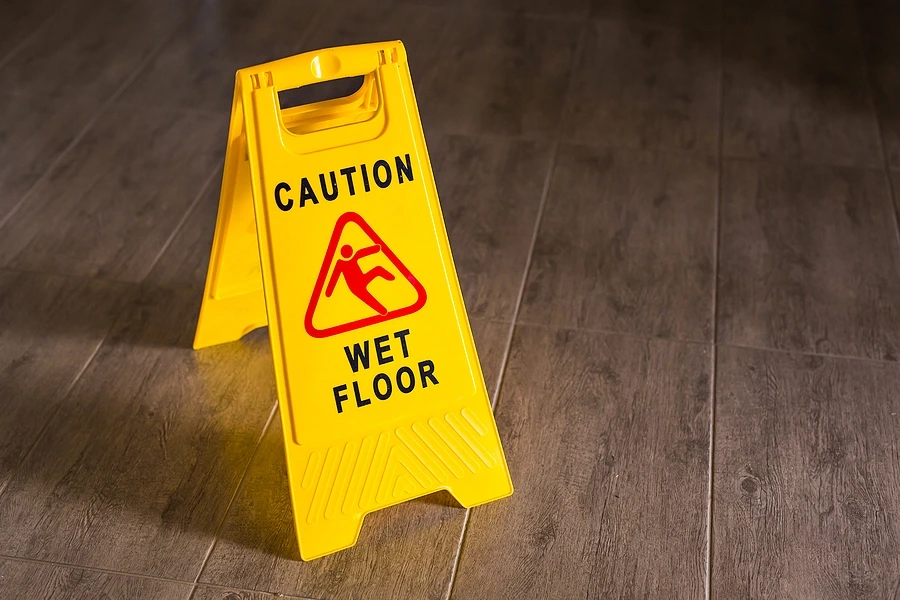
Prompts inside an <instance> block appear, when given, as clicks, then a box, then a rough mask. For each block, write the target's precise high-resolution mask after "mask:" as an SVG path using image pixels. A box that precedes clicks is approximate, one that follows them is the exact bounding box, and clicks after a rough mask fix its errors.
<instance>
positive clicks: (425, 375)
mask: <svg viewBox="0 0 900 600" xmlns="http://www.w3.org/2000/svg"><path fill="white" fill-rule="evenodd" d="M419 379H421V380H422V387H423V388H427V387H428V383H427V382H426V380H428V379H430V380H431V382H432V383H433V384H434V385H437V384H438V380H437V377H435V376H434V363H433V362H431V361H430V360H423V361H419Z"/></svg>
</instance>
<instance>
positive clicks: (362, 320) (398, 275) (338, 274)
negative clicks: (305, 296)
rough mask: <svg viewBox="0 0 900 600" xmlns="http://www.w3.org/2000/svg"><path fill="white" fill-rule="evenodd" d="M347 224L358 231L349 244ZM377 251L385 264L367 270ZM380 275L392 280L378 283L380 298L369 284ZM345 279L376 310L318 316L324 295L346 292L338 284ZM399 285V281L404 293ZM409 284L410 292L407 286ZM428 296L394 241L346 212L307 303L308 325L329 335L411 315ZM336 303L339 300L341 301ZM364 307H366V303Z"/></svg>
mask: <svg viewBox="0 0 900 600" xmlns="http://www.w3.org/2000/svg"><path fill="white" fill-rule="evenodd" d="M348 225H350V226H352V228H353V229H354V230H356V233H355V234H354V237H355V238H356V240H358V241H354V242H353V243H348V242H349V241H350V240H349V239H345V238H343V237H342V236H344V229H345V227H347V226H348ZM360 234H362V235H360ZM363 236H364V237H363ZM366 238H367V239H366ZM375 254H378V255H379V256H380V260H379V262H381V263H382V265H383V266H382V265H378V266H375V267H372V268H371V269H369V270H368V271H366V270H364V266H363V265H361V264H360V261H361V260H362V259H364V258H366V257H369V256H372V255H375ZM378 278H381V279H384V280H385V281H389V282H393V283H391V284H390V286H382V287H378V286H376V287H375V289H374V292H375V293H376V294H378V297H376V296H375V295H374V294H373V293H372V292H370V291H369V288H370V287H371V286H372V282H373V281H375V280H376V279H378ZM341 279H343V280H344V282H345V284H346V287H347V290H348V291H349V292H350V293H351V294H353V296H355V297H356V299H357V300H359V301H360V302H362V303H363V304H365V305H366V306H367V307H368V308H369V309H371V310H372V311H373V312H371V313H368V314H359V311H358V310H356V309H354V308H353V307H347V314H346V318H345V317H343V316H342V315H339V314H338V315H335V313H333V312H332V313H331V316H330V317H325V318H318V319H317V317H316V311H317V308H318V306H319V302H320V301H321V300H323V299H324V298H328V299H329V301H330V302H334V299H336V298H341V297H342V292H341V291H340V290H339V289H338V288H341V286H340V285H339V284H340V282H341ZM397 286H400V287H399V289H400V290H401V291H400V292H399V294H398V292H397V289H398V288H397ZM392 288H393V289H392ZM341 289H342V288H341ZM404 289H405V292H404V291H402V290H404ZM388 290H391V291H388ZM384 294H387V296H385V295H384ZM426 299H427V294H426V293H425V288H424V287H422V284H421V283H419V280H418V279H416V277H415V276H414V275H413V274H412V273H411V272H410V270H409V269H408V268H407V267H406V265H405V264H403V262H402V261H401V260H400V259H399V258H397V255H396V254H394V251H393V250H391V248H390V246H388V244H387V243H385V241H384V240H383V239H381V237H379V236H378V234H377V233H375V231H374V230H373V229H372V227H371V226H370V225H369V224H368V223H366V221H365V219H363V218H362V216H360V215H359V214H357V213H354V212H348V213H344V214H343V215H341V216H340V217H339V218H338V220H337V222H336V223H335V225H334V231H333V232H332V234H331V239H330V240H329V242H328V248H327V250H326V251H325V258H324V260H323V261H322V267H321V268H320V269H319V276H318V277H317V278H316V283H315V286H314V288H313V292H312V296H311V297H310V299H309V305H308V306H307V308H306V317H305V319H304V325H305V326H306V332H307V333H308V334H309V335H310V336H312V337H314V338H323V337H328V336H332V335H337V334H339V333H344V332H347V331H352V330H354V329H359V328H360V327H367V326H369V325H374V324H375V323H383V322H385V321H389V320H391V319H396V318H398V317H403V316H406V315H411V314H413V313H414V312H416V311H417V310H419V309H420V308H422V307H423V306H425V301H426ZM337 305H340V302H338V303H337ZM332 306H334V304H332ZM359 308H360V309H362V307H361V306H360V307H359ZM327 312H328V311H327V310H326V313H327ZM366 312H367V311H366Z"/></svg>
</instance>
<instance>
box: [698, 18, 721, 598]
mask: <svg viewBox="0 0 900 600" xmlns="http://www.w3.org/2000/svg"><path fill="white" fill-rule="evenodd" d="M718 8H719V98H718V104H719V115H718V121H719V132H718V140H717V154H718V156H717V157H716V200H715V204H714V205H713V211H714V213H715V215H714V217H713V223H714V228H715V230H714V233H713V278H712V282H713V285H712V351H711V352H710V361H711V369H710V377H709V414H708V418H709V450H708V457H707V477H706V487H707V490H706V573H705V577H704V581H703V585H704V591H705V593H706V598H707V600H710V599H711V598H712V585H713V581H712V570H713V560H714V557H713V552H714V549H713V522H714V520H715V514H714V500H713V499H714V494H713V487H714V486H715V444H716V379H717V369H718V363H719V347H718V343H717V342H718V339H719V251H720V248H721V241H722V169H723V167H724V162H725V160H724V154H725V152H724V148H725V2H724V1H720V2H719V4H718Z"/></svg>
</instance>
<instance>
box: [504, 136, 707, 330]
mask: <svg viewBox="0 0 900 600" xmlns="http://www.w3.org/2000/svg"><path fill="white" fill-rule="evenodd" d="M715 194H716V172H715V165H714V164H713V163H712V162H711V160H710V159H706V158H700V157H690V156H686V155H668V154H662V153H639V152H632V151H627V150H608V149H599V148H589V147H582V146H568V145H564V146H562V147H561V148H560V152H559V156H558V158H557V162H556V168H555V171H554V173H553V179H552V182H551V189H550V197H549V199H548V201H547V207H546V208H545V211H544V217H543V221H542V223H541V229H540V231H539V233H538V238H537V243H536V245H535V249H534V256H533V258H532V263H531V270H530V271H529V275H528V283H527V285H526V289H525V296H524V299H523V302H522V309H521V313H520V320H521V321H522V322H526V323H541V324H545V325H552V326H559V327H580V328H587V329H602V330H610V331H617V332H627V333H640V334H645V335H652V336H660V337H673V338H679V339H692V340H703V341H706V340H708V339H709V338H710V336H711V335H712V333H711V329H712V295H713V287H712V286H713V281H712V264H713V250H714V244H715V234H714V227H715V223H714V215H715V210H714V208H715Z"/></svg>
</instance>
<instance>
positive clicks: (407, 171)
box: [396, 154, 413, 183]
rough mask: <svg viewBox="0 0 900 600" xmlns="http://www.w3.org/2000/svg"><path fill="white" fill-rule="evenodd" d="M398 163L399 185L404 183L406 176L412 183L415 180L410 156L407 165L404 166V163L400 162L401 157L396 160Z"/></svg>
mask: <svg viewBox="0 0 900 600" xmlns="http://www.w3.org/2000/svg"><path fill="white" fill-rule="evenodd" d="M396 162H397V183H403V176H404V175H406V176H407V177H408V178H409V180H410V181H412V180H413V174H412V162H411V161H410V159H409V154H407V155H406V164H404V163H403V161H402V160H400V157H399V156H398V157H397V158H396Z"/></svg>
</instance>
